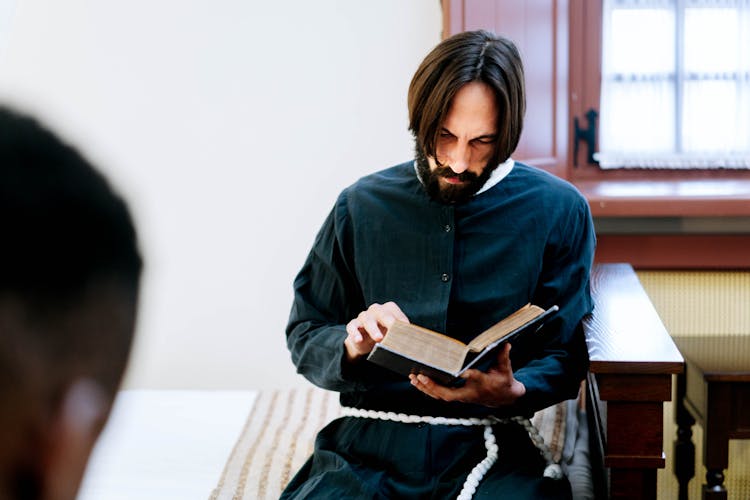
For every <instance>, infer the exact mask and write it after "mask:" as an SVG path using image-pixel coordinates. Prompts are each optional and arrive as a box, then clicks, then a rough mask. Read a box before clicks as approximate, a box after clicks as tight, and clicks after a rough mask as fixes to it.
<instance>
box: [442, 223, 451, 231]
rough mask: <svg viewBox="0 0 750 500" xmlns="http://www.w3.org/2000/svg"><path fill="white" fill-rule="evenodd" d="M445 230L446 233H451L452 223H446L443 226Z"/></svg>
mask: <svg viewBox="0 0 750 500" xmlns="http://www.w3.org/2000/svg"><path fill="white" fill-rule="evenodd" d="M443 231H445V232H446V233H450V232H451V225H450V224H446V225H444V226H443Z"/></svg>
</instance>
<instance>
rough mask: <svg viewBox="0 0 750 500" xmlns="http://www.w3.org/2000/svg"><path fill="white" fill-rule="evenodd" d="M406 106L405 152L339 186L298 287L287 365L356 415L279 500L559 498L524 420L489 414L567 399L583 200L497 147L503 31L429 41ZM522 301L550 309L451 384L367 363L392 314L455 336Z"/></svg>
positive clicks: (585, 221) (515, 69) (505, 116)
mask: <svg viewBox="0 0 750 500" xmlns="http://www.w3.org/2000/svg"><path fill="white" fill-rule="evenodd" d="M408 105H409V118H410V129H411V131H412V132H413V134H414V137H415V141H416V160H415V161H410V162H407V163H404V164H402V165H398V166H396V167H392V168H390V169H387V170H384V171H381V172H378V173H375V174H372V175H370V176H367V177H364V178H362V179H360V180H359V181H358V182H357V183H355V184H354V185H352V186H350V187H349V188H347V189H346V190H344V191H343V192H342V194H341V195H340V196H339V198H338V200H337V202H336V204H335V206H334V208H333V210H332V212H331V213H330V215H329V216H328V218H327V219H326V221H325V223H324V224H323V227H322V229H321V230H320V232H319V234H318V236H317V238H316V240H315V243H314V246H313V248H312V251H311V252H310V254H309V256H308V258H307V261H306V262H305V264H304V267H303V268H302V270H301V271H300V273H299V275H298V276H297V278H296V280H295V283H294V289H295V297H294V303H293V306H292V311H291V316H290V320H289V325H288V327H287V342H288V345H289V348H290V351H291V353H292V359H293V361H294V363H295V365H296V366H297V369H298V371H299V372H300V373H302V374H303V375H304V376H305V377H307V378H308V379H309V380H310V381H312V382H313V383H315V384H316V385H319V386H321V387H323V388H325V389H330V390H334V391H338V392H340V400H341V403H342V405H343V406H345V407H349V408H353V410H347V412H348V414H349V415H352V416H348V417H345V418H342V419H338V420H336V421H334V422H332V423H331V424H330V425H329V426H327V427H326V428H325V429H323V430H322V431H321V432H320V433H319V435H318V438H317V440H316V446H315V451H314V454H313V456H312V457H311V458H310V460H309V461H308V462H307V463H306V464H305V465H304V466H303V468H302V469H301V470H300V471H299V473H298V474H297V475H296V476H295V478H294V479H293V480H292V481H291V482H290V484H289V486H288V487H287V490H286V491H285V493H284V497H286V498H292V497H294V498H450V497H456V496H457V495H459V493H460V494H461V498H468V497H470V496H471V493H472V492H474V493H475V495H476V497H477V498H497V497H498V496H501V497H503V498H566V497H569V496H570V491H569V484H568V482H567V480H562V481H553V480H549V479H544V478H542V470H543V469H544V465H545V464H544V460H543V459H542V457H541V456H540V453H539V451H538V450H537V449H536V448H535V447H534V446H533V445H532V443H531V441H530V439H529V436H528V432H527V429H524V428H523V427H521V426H519V425H518V424H517V423H515V422H513V421H510V422H508V421H506V420H503V421H502V423H496V422H497V420H496V419H503V418H506V417H512V416H530V415H531V414H532V413H533V412H534V411H536V410H538V409H541V408H544V407H546V406H549V405H552V404H554V403H556V402H558V401H561V400H564V399H567V398H572V397H574V396H575V395H576V393H577V390H578V387H579V383H580V380H581V379H582V378H583V376H584V374H585V371H586V369H587V367H588V357H587V353H586V347H585V343H584V338H583V332H582V329H581V319H582V318H583V317H584V316H585V315H586V314H587V313H589V312H590V311H591V308H592V301H591V297H590V295H589V271H590V267H591V262H592V256H593V251H594V232H593V227H592V221H591V216H590V212H589V209H588V204H587V202H586V200H585V199H583V197H582V196H581V195H580V194H579V193H578V192H577V191H576V190H575V189H574V188H573V187H572V186H571V185H569V184H568V183H566V182H564V181H562V180H560V179H557V178H555V177H553V176H552V175H549V174H547V173H545V172H543V171H540V170H537V169H535V168H532V167H530V166H527V165H524V164H521V163H516V162H514V161H513V160H512V159H510V154H511V152H512V151H513V150H514V149H515V148H516V146H517V144H518V140H519V136H520V134H521V128H522V123H523V115H524V109H525V95H524V80H523V68H522V64H521V60H520V56H519V54H518V51H517V50H516V48H515V46H514V45H513V44H512V43H511V42H510V41H508V40H506V39H504V38H501V37H498V36H495V35H494V34H491V33H489V32H485V31H475V32H466V33H461V34H458V35H455V36H453V37H451V38H449V39H447V40H445V41H443V42H442V43H440V44H439V45H438V46H437V47H436V48H435V49H434V50H433V51H432V52H431V53H430V54H429V55H428V56H427V57H426V58H425V60H424V61H423V62H422V64H421V65H420V67H419V68H418V70H417V72H416V74H415V75H414V78H413V79H412V82H411V85H410V88H409V95H408ZM528 302H532V303H534V304H538V305H540V306H542V307H544V308H548V307H550V306H552V305H558V306H559V307H560V312H559V313H558V314H557V315H556V316H555V317H554V319H553V320H551V321H550V322H548V323H547V324H546V326H545V327H544V329H543V330H542V331H541V332H540V334H539V335H538V336H535V337H534V340H531V341H526V342H518V343H517V344H516V345H515V346H514V348H513V350H512V352H511V350H510V346H506V347H505V349H504V350H502V351H501V352H500V353H499V355H498V358H497V363H496V365H495V366H494V367H493V368H491V369H490V370H488V371H487V372H486V373H484V372H480V371H476V370H469V371H468V373H467V374H466V375H465V377H464V378H465V384H464V385H463V386H462V387H460V388H449V387H444V386H440V385H438V384H436V383H435V382H433V381H431V380H430V379H429V378H428V377H425V376H424V375H411V376H410V377H409V378H408V379H407V378H406V377H403V376H400V375H398V374H395V373H392V372H389V371H388V370H385V369H382V368H380V367H378V366H376V365H374V364H373V363H369V362H367V361H366V356H367V354H368V353H369V352H370V351H371V350H372V348H373V346H374V344H375V343H377V342H379V341H381V340H382V338H383V333H384V332H385V331H386V330H387V328H388V327H389V326H390V325H391V324H392V323H393V321H394V320H396V319H399V320H402V321H411V322H414V323H416V324H419V325H421V326H424V327H427V328H430V329H432V330H436V331H440V332H445V333H446V334H447V335H449V336H452V337H454V338H457V339H459V340H461V341H464V342H465V341H467V340H469V339H471V338H472V337H474V336H475V335H476V334H478V333H479V332H481V331H483V330H484V329H486V328H487V327H489V326H490V325H492V324H494V323H496V322H497V321H499V320H500V319H502V318H503V317H505V316H507V315H508V314H510V313H511V312H513V311H515V310H516V309H518V308H519V307H521V306H522V305H524V304H526V303H528ZM365 410H375V411H373V412H367V411H365ZM377 412H380V413H377ZM389 412H390V413H389ZM399 413H401V414H407V415H409V417H404V418H402V417H399V415H397V414H399ZM425 416H431V417H450V418H457V419H467V418H469V417H476V418H478V419H480V420H481V419H483V420H482V424H483V425H480V426H472V425H467V426H464V425H458V426H451V425H444V424H443V423H441V422H440V421H436V420H434V419H429V418H426V417H425ZM461 422H463V423H472V422H476V421H468V420H459V423H461ZM488 422H489V423H488ZM487 429H489V435H488V434H487ZM495 442H496V444H495ZM482 464H484V465H482ZM470 473H471V475H472V477H468V476H469V474H470ZM467 477H468V479H467Z"/></svg>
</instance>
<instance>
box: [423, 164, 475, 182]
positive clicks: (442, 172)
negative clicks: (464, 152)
mask: <svg viewBox="0 0 750 500" xmlns="http://www.w3.org/2000/svg"><path fill="white" fill-rule="evenodd" d="M434 174H435V175H437V176H440V177H447V178H451V179H458V180H459V181H461V182H469V181H473V180H476V179H477V177H479V176H478V175H477V174H475V173H473V172H469V171H468V170H466V171H464V172H461V173H460V174H457V173H455V172H454V171H453V170H452V169H451V167H450V165H441V166H439V167H437V168H436V169H435V172H434Z"/></svg>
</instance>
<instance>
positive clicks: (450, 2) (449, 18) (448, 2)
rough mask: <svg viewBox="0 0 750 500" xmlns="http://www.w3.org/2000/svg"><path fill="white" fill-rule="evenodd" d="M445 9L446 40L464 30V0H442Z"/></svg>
mask: <svg viewBox="0 0 750 500" xmlns="http://www.w3.org/2000/svg"><path fill="white" fill-rule="evenodd" d="M441 5H442V9H443V33H442V39H443V40H445V39H446V38H448V37H449V36H451V35H455V34H456V33H460V32H461V31H463V30H464V0H441Z"/></svg>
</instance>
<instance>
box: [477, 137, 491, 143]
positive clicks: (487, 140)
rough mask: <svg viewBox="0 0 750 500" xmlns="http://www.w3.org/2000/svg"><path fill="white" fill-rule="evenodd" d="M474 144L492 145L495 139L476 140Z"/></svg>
mask: <svg viewBox="0 0 750 500" xmlns="http://www.w3.org/2000/svg"><path fill="white" fill-rule="evenodd" d="M474 142H475V143H477V144H492V143H494V142H495V141H494V140H493V139H490V138H487V139H474Z"/></svg>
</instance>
